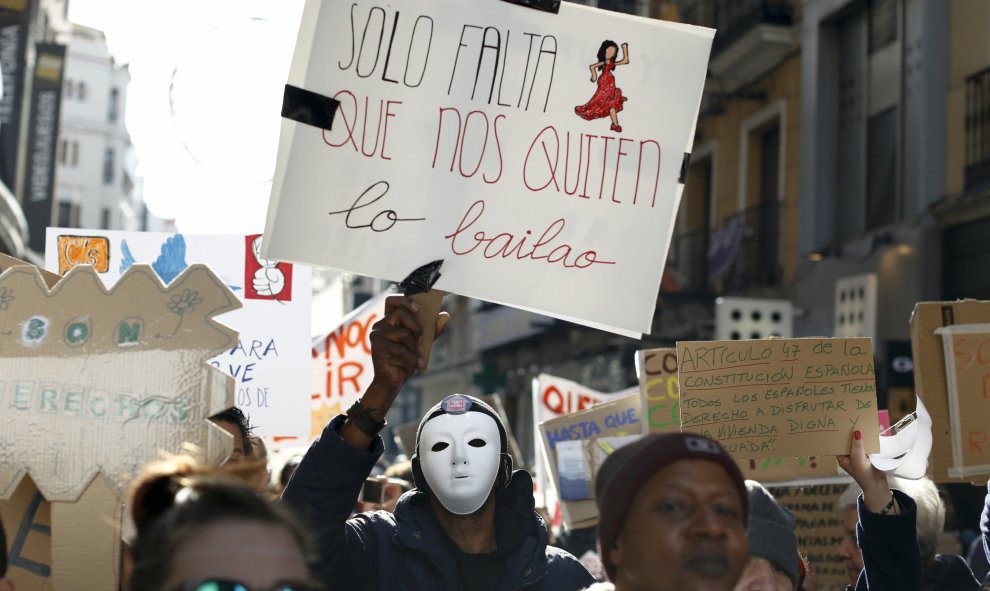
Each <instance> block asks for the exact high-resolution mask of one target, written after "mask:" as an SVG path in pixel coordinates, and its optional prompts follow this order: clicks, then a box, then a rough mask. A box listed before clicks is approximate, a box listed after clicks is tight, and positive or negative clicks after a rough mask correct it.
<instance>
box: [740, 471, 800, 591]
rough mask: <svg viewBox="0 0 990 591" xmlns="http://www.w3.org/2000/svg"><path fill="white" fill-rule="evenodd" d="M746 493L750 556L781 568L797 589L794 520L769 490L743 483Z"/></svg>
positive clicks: (798, 569) (797, 574)
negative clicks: (763, 559) (764, 559)
mask: <svg viewBox="0 0 990 591" xmlns="http://www.w3.org/2000/svg"><path fill="white" fill-rule="evenodd" d="M746 488H747V489H748V490H749V529H747V530H746V537H747V538H748V539H749V555H750V556H759V557H760V558H766V559H767V560H769V561H770V562H771V563H772V564H774V565H776V566H777V567H779V568H781V569H783V571H784V572H785V573H787V576H788V578H790V580H791V583H793V584H794V588H795V589H797V585H798V577H799V571H800V566H799V565H800V562H801V558H800V556H799V555H798V539H797V534H795V533H794V527H795V525H796V522H797V520H796V519H795V518H794V514H793V513H791V512H790V511H789V510H788V509H787V507H784V506H783V505H781V504H780V503H778V502H777V501H776V499H774V498H773V495H771V494H770V491H768V490H767V489H765V488H763V486H762V485H761V484H760V483H759V482H756V481H754V480H747V481H746Z"/></svg>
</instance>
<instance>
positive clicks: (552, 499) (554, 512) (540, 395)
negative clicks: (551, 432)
mask: <svg viewBox="0 0 990 591" xmlns="http://www.w3.org/2000/svg"><path fill="white" fill-rule="evenodd" d="M638 391H639V388H638V387H633V388H627V389H626V390H622V391H620V392H616V393H614V394H606V393H604V392H599V391H597V390H593V389H591V388H587V387H585V386H582V385H581V384H579V383H577V382H572V381H571V380H565V379H564V378H558V377H555V376H552V375H549V374H540V375H539V377H537V378H536V379H535V380H533V438H534V440H535V443H536V445H535V454H536V466H535V467H534V478H533V479H534V481H535V483H536V492H537V493H539V494H541V495H543V506H544V507H546V508H547V512H548V513H549V514H550V518H551V520H552V522H553V523H552V525H554V526H555V527H558V526H560V524H561V516H560V515H559V509H560V507H559V501H558V495H557V492H556V491H555V490H554V489H553V484H552V480H551V478H550V466H549V464H548V463H547V462H548V460H547V456H546V453H544V451H543V449H544V447H545V446H544V445H543V444H542V443H541V442H540V441H539V439H540V438H541V437H542V434H541V430H540V423H543V422H544V421H548V420H550V419H555V418H557V417H562V416H564V415H568V414H571V413H574V412H578V411H580V410H585V409H586V408H590V407H592V406H594V405H596V404H601V403H602V402H607V401H609V400H612V399H613V397H616V396H625V395H628V394H631V393H633V392H638Z"/></svg>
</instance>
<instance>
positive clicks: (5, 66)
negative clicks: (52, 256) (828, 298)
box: [0, 0, 68, 263]
mask: <svg viewBox="0 0 990 591" xmlns="http://www.w3.org/2000/svg"><path fill="white" fill-rule="evenodd" d="M67 9H68V3H67V1H66V0H5V1H3V2H0V80H2V84H3V93H2V97H0V252H2V253H5V254H10V255H13V256H15V257H18V258H21V259H28V260H30V261H31V262H34V263H40V262H41V260H42V259H41V257H40V255H39V254H38V253H37V252H36V251H32V249H31V248H32V246H37V244H38V242H37V240H38V238H37V236H35V235H36V234H38V233H39V232H38V231H37V227H40V226H43V225H46V224H47V222H48V219H49V216H50V213H51V206H52V196H51V193H52V190H51V189H52V185H53V177H54V169H53V167H52V166H50V165H51V163H52V161H53V160H54V157H55V156H54V155H55V143H56V142H55V138H56V137H57V130H58V121H59V117H58V108H59V104H58V101H57V97H58V93H57V92H56V93H55V95H54V96H55V99H56V100H54V101H53V100H52V92H51V91H52V90H53V89H55V90H57V89H58V88H59V85H60V83H61V76H62V71H63V62H64V59H63V57H64V43H65V40H66V38H67V32H68V21H67V19H66V12H67ZM39 56H40V58H39ZM39 81H40V82H39Z"/></svg>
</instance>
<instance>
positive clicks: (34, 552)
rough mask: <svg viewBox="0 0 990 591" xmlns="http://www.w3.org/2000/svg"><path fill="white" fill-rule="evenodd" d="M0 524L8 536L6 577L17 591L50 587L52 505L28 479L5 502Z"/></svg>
mask: <svg viewBox="0 0 990 591" xmlns="http://www.w3.org/2000/svg"><path fill="white" fill-rule="evenodd" d="M0 521H3V524H4V531H5V532H6V534H7V550H8V556H7V577H8V578H10V580H12V581H13V582H14V588H15V589H18V590H20V591H43V590H44V591H47V590H50V589H51V588H52V506H51V503H49V502H48V501H46V500H45V497H43V496H42V495H41V493H40V492H38V488H37V487H36V486H35V485H34V482H32V481H31V477H30V476H28V477H25V478H23V479H21V482H20V484H18V485H17V487H15V489H14V492H13V493H12V494H11V495H10V498H9V499H7V500H6V501H0Z"/></svg>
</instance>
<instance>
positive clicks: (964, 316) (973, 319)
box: [911, 300, 990, 484]
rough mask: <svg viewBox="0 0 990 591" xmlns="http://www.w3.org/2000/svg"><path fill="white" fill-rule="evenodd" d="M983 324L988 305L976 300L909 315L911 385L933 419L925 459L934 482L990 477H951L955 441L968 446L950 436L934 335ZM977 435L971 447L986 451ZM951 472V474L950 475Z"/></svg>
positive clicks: (924, 305) (923, 306)
mask: <svg viewBox="0 0 990 591" xmlns="http://www.w3.org/2000/svg"><path fill="white" fill-rule="evenodd" d="M986 323H990V302H982V301H976V300H962V301H958V302H919V303H918V304H916V305H915V307H914V311H913V312H912V313H911V354H912V357H913V360H914V385H915V390H916V391H917V394H918V396H920V397H921V398H922V399H923V400H924V401H925V407H926V408H927V409H928V414H929V415H931V418H932V451H931V455H930V456H929V458H928V469H929V474H930V475H931V478H932V480H934V481H935V482H950V481H953V480H960V479H961V480H965V481H969V482H973V483H974V484H977V483H982V482H984V481H985V480H986V478H985V477H986V476H987V475H988V474H990V471H985V472H979V473H970V474H968V475H967V476H966V477H963V476H961V475H958V476H954V475H953V474H958V472H956V470H957V465H956V458H955V456H954V454H953V441H954V438H955V437H957V436H959V437H961V438H962V440H961V443H962V444H963V446H968V445H970V444H969V442H968V441H967V438H968V434H967V433H962V434H959V433H954V432H953V428H954V424H953V421H952V419H951V418H950V408H949V388H948V379H947V375H946V365H945V360H946V358H945V354H944V352H943V350H944V347H943V342H942V339H943V337H942V336H940V335H937V334H935V330H936V329H938V328H940V327H943V326H953V325H958V324H986ZM979 391H980V390H977V391H976V392H979ZM970 396H973V395H970ZM964 397H965V396H964ZM974 398H976V399H979V398H980V394H976V395H975V396H974ZM974 402H975V400H974ZM978 433H979V432H978V431H974V436H973V437H974V440H973V443H974V444H975V445H977V446H978V447H980V448H982V449H985V447H984V444H983V442H982V440H981V436H980V435H979V434H978ZM987 442H988V443H990V438H988V439H987ZM950 470H951V471H952V472H953V474H950ZM981 477H982V478H981Z"/></svg>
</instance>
